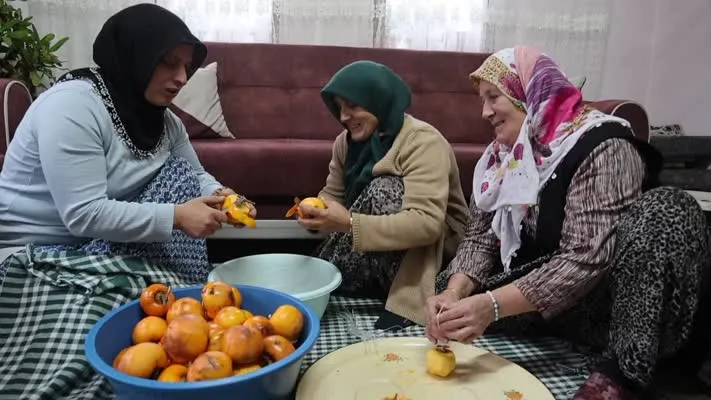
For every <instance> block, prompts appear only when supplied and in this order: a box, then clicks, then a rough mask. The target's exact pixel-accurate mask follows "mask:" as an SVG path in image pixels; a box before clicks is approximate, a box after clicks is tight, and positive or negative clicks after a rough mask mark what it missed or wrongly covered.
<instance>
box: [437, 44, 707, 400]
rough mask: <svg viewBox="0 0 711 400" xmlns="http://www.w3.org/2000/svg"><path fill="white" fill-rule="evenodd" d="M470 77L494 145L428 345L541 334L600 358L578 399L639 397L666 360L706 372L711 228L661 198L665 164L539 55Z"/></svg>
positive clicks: (689, 202) (671, 193)
mask: <svg viewBox="0 0 711 400" xmlns="http://www.w3.org/2000/svg"><path fill="white" fill-rule="evenodd" d="M470 78H471V80H472V83H473V86H474V88H475V90H477V91H478V92H479V95H480V96H481V99H482V102H483V111H482V116H483V117H484V118H485V119H486V120H488V121H489V122H490V123H491V124H492V125H493V126H494V130H495V133H496V138H495V140H494V142H493V143H491V144H490V145H489V146H488V148H487V149H486V151H485V153H484V154H483V156H482V157H481V159H480V160H479V162H478V163H477V165H476V168H475V170H474V186H473V187H474V193H473V196H472V202H471V206H470V207H471V213H472V218H471V221H470V223H469V226H468V228H467V232H466V234H465V239H464V240H463V242H462V243H461V244H460V246H459V249H458V251H457V255H456V257H455V259H454V260H453V261H452V262H451V264H450V265H449V267H448V268H447V269H446V270H445V271H443V272H442V273H441V274H440V280H439V290H438V292H439V294H437V295H435V296H433V297H431V298H430V299H429V300H428V306H427V307H428V310H427V313H428V322H427V335H428V337H429V338H430V339H431V340H433V341H441V340H444V341H446V340H457V341H462V342H469V343H470V342H471V341H472V340H474V339H476V338H477V337H478V336H480V335H482V334H483V333H484V332H485V331H486V332H491V331H494V330H502V331H504V332H512V331H514V332H517V333H522V334H527V333H532V332H533V330H534V329H535V330H536V331H538V328H543V329H548V330H547V333H548V334H551V333H552V334H559V335H563V336H564V337H566V338H568V339H572V340H573V341H575V342H577V343H582V344H585V345H587V346H592V347H593V348H594V349H597V350H599V352H600V353H601V354H602V357H601V361H600V362H599V363H596V365H595V367H594V369H593V373H592V374H591V375H590V376H589V378H588V379H587V381H586V382H585V383H584V384H583V386H582V387H581V388H580V389H579V390H578V392H577V394H576V395H575V399H626V398H636V396H637V395H640V394H641V393H643V391H644V389H645V388H646V387H647V386H648V384H649V383H650V380H651V378H652V376H653V374H654V373H655V369H656V367H657V365H658V364H659V363H660V361H661V360H664V359H668V358H672V357H682V356H683V357H684V358H685V360H686V365H687V366H688V367H689V368H698V365H699V363H700V360H699V359H696V360H691V359H690V358H689V357H688V356H689V355H690V354H703V353H704V350H705V349H706V348H707V347H708V344H707V343H706V342H705V339H704V338H703V335H704V334H703V333H702V332H701V331H702V329H701V327H702V326H705V325H708V324H707V323H706V322H705V320H704V321H702V318H701V315H702V313H701V312H699V310H701V309H702V306H701V300H702V299H701V298H700V293H702V292H703V291H708V290H707V289H704V288H703V287H704V286H703V285H705V282H706V280H705V275H706V272H707V271H706V269H707V268H706V265H707V259H708V257H709V249H708V238H707V236H706V222H705V218H704V215H703V212H702V210H701V209H700V207H699V205H698V204H697V203H696V202H695V201H694V199H693V198H692V197H691V196H689V195H688V194H686V193H685V192H684V191H682V190H678V189H674V188H668V187H659V186H658V183H657V175H658V173H659V170H660V168H661V156H660V155H659V153H658V152H656V151H655V150H654V149H653V148H652V147H651V146H649V145H648V144H647V143H645V142H641V141H638V140H635V138H634V135H633V133H632V130H631V129H630V125H629V123H628V122H627V121H625V120H623V119H620V118H616V117H613V116H611V115H607V114H604V113H602V112H600V111H597V110H595V109H593V108H591V107H589V106H587V105H585V104H584V103H583V101H582V94H581V93H580V91H579V90H578V89H577V88H576V87H575V86H574V85H573V84H571V83H570V81H569V80H568V79H567V78H566V77H565V75H564V74H563V72H562V71H561V70H560V69H559V67H558V66H557V65H556V64H555V62H554V61H553V60H551V59H550V58H549V57H548V56H546V55H545V54H542V53H540V52H539V51H538V50H536V49H533V48H530V47H515V48H508V49H504V50H502V51H499V52H498V53H496V54H494V55H492V56H490V57H489V58H487V59H486V61H485V62H484V63H483V64H482V65H481V67H480V68H478V69H477V70H476V71H474V72H473V73H472V74H471V75H470ZM704 301H705V300H704ZM704 318H706V317H704ZM703 346H705V347H703Z"/></svg>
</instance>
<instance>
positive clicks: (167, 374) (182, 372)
mask: <svg viewBox="0 0 711 400" xmlns="http://www.w3.org/2000/svg"><path fill="white" fill-rule="evenodd" d="M187 376H188V367H186V366H185V365H181V364H171V365H169V366H168V368H166V369H164V370H163V371H161V373H160V375H158V379H157V380H158V381H160V382H185V380H186V378H187Z"/></svg>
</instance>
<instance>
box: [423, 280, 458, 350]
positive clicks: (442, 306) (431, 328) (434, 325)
mask: <svg viewBox="0 0 711 400" xmlns="http://www.w3.org/2000/svg"><path fill="white" fill-rule="evenodd" d="M458 301H459V294H458V293H457V292H456V291H455V290H453V289H446V290H445V291H443V292H442V293H440V294H437V295H434V296H431V297H429V298H428V299H427V321H425V336H427V339H429V340H430V341H431V342H432V343H437V342H438V341H440V340H443V341H447V340H448V339H449V338H447V337H446V335H445V334H444V333H443V332H442V331H441V330H440V322H439V321H438V318H439V317H440V316H441V315H442V313H443V312H444V311H445V310H448V309H450V308H452V307H454V305H455V304H456V303H457V302H458Z"/></svg>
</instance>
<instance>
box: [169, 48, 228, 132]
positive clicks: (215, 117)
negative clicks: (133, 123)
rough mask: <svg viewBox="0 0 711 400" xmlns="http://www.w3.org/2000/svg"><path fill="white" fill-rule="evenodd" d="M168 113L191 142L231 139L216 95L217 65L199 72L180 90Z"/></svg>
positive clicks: (206, 67) (208, 66)
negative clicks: (184, 131) (180, 126)
mask: <svg viewBox="0 0 711 400" xmlns="http://www.w3.org/2000/svg"><path fill="white" fill-rule="evenodd" d="M170 108H171V110H173V112H175V113H176V114H177V115H178V117H180V119H182V120H183V123H184V124H185V128H186V129H187V131H188V136H190V138H193V139H196V138H210V137H213V138H216V137H223V138H232V139H234V135H233V134H232V132H230V129H229V128H228V127H227V123H226V122H225V116H224V115H223V112H222V104H221V102H220V96H219V94H218V91H217V63H216V62H213V63H211V64H208V65H207V66H205V67H203V68H198V70H197V71H195V74H193V76H192V77H190V80H188V82H187V83H186V84H185V86H184V87H183V88H182V89H181V90H180V92H179V93H178V95H177V96H175V99H173V104H171V107H170Z"/></svg>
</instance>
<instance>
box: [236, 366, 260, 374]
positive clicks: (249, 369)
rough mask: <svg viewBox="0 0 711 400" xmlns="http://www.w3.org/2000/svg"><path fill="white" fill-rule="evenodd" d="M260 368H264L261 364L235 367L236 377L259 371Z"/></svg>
mask: <svg viewBox="0 0 711 400" xmlns="http://www.w3.org/2000/svg"><path fill="white" fill-rule="evenodd" d="M260 368H262V365H261V364H259V363H253V364H245V365H241V364H238V365H237V366H235V369H234V375H244V374H248V373H250V372H254V371H257V370H258V369H260Z"/></svg>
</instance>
